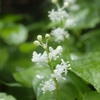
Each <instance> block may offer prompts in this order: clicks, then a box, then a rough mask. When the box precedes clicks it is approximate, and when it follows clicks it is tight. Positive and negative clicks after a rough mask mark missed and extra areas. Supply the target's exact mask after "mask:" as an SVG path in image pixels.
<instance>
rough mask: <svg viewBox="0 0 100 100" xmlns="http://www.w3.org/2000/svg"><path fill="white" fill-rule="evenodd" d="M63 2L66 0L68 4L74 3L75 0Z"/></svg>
mask: <svg viewBox="0 0 100 100" xmlns="http://www.w3.org/2000/svg"><path fill="white" fill-rule="evenodd" d="M64 1H65V2H68V3H69V4H72V3H75V2H76V0H64Z"/></svg>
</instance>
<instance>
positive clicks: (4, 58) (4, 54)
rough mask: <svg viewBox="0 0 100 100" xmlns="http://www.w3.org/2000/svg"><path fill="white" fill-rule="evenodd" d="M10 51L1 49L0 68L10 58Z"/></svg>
mask: <svg viewBox="0 0 100 100" xmlns="http://www.w3.org/2000/svg"><path fill="white" fill-rule="evenodd" d="M8 57H9V55H8V52H7V50H6V49H0V70H1V69H2V67H3V66H4V65H5V63H6V61H7V60H8Z"/></svg>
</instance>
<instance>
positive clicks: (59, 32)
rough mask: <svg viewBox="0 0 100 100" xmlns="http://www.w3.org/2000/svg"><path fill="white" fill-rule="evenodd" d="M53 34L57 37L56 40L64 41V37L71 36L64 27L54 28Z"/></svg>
mask: <svg viewBox="0 0 100 100" xmlns="http://www.w3.org/2000/svg"><path fill="white" fill-rule="evenodd" d="M51 35H53V36H54V37H55V41H56V42H60V41H64V37H65V38H69V33H68V32H67V31H65V30H64V29H63V28H56V29H54V30H52V31H51Z"/></svg>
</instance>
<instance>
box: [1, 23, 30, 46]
mask: <svg viewBox="0 0 100 100" xmlns="http://www.w3.org/2000/svg"><path fill="white" fill-rule="evenodd" d="M27 32H28V31H27V29H26V28H25V26H23V25H21V24H20V25H13V24H12V25H10V26H8V27H7V28H5V29H3V30H2V31H1V33H0V35H1V37H2V38H3V39H4V41H5V42H6V43H7V44H14V45H18V44H21V43H23V42H24V41H26V39H27V36H28V33H27Z"/></svg>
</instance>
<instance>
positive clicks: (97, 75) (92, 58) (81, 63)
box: [71, 53, 100, 92]
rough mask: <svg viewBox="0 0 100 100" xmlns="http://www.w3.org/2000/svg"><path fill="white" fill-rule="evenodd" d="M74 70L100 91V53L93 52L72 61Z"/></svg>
mask: <svg viewBox="0 0 100 100" xmlns="http://www.w3.org/2000/svg"><path fill="white" fill-rule="evenodd" d="M71 67H72V71H74V73H76V74H77V75H78V76H79V77H81V78H82V79H84V80H85V81H87V82H88V83H90V84H92V85H93V86H94V87H95V89H96V90H97V91H98V92H100V53H91V54H89V55H87V56H85V57H83V58H81V59H79V60H75V61H72V62H71Z"/></svg>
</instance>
